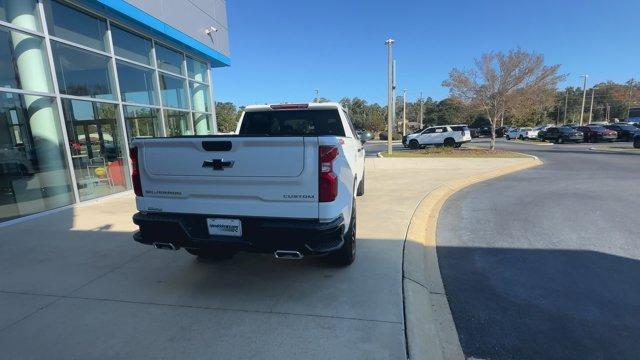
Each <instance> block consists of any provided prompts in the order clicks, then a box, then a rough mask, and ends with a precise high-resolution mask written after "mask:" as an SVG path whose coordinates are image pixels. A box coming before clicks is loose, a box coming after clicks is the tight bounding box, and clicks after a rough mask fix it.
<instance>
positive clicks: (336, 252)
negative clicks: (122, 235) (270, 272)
mask: <svg viewBox="0 0 640 360" xmlns="http://www.w3.org/2000/svg"><path fill="white" fill-rule="evenodd" d="M236 133H237V134H234V135H211V136H184V137H170V138H141V139H135V140H134V141H133V143H132V147H131V154H130V155H131V162H132V178H133V187H134V191H135V193H136V205H137V208H138V211H139V212H138V213H136V214H135V215H134V217H133V221H134V223H135V224H137V225H138V226H139V228H140V230H139V231H138V232H136V233H135V234H134V239H135V240H136V241H138V242H140V243H143V244H147V245H154V246H155V247H156V248H159V249H170V250H178V249H180V248H185V249H186V250H187V251H188V252H189V253H191V254H193V255H197V256H203V257H207V258H212V259H218V260H221V259H227V258H230V257H232V256H233V255H235V254H236V253H237V252H238V251H247V252H258V253H273V254H274V256H275V257H276V258H290V259H301V258H302V257H304V256H306V255H318V256H324V257H325V258H326V259H327V260H329V261H330V262H333V263H335V264H339V265H349V264H351V263H352V262H353V261H354V259H355V251H356V201H355V197H356V195H363V194H364V181H365V171H364V157H365V151H364V146H363V141H361V140H360V139H359V138H358V136H357V134H356V130H355V129H354V127H353V125H352V124H351V121H350V120H349V117H348V115H347V113H346V111H345V110H344V109H343V108H342V107H341V106H340V104H337V103H322V104H315V103H313V104H282V105H255V106H248V107H247V108H246V109H245V110H244V113H243V114H242V117H241V119H240V122H239V123H238V128H237V131H236Z"/></svg>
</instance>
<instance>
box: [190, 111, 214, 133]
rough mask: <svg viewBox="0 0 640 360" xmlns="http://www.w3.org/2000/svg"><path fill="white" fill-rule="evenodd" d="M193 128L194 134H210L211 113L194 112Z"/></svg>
mask: <svg viewBox="0 0 640 360" xmlns="http://www.w3.org/2000/svg"><path fill="white" fill-rule="evenodd" d="M193 128H194V129H195V132H196V135H210V134H211V115H209V114H201V113H194V114H193Z"/></svg>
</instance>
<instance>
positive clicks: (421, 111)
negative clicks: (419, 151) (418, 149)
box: [420, 91, 424, 130]
mask: <svg viewBox="0 0 640 360" xmlns="http://www.w3.org/2000/svg"><path fill="white" fill-rule="evenodd" d="M423 103H424V101H422V91H420V130H422V127H423V125H422V114H424V110H423V108H422V105H423Z"/></svg>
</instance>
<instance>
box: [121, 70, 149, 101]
mask: <svg viewBox="0 0 640 360" xmlns="http://www.w3.org/2000/svg"><path fill="white" fill-rule="evenodd" d="M117 67H118V83H119V84H120V94H121V96H122V101H124V102H132V103H138V104H150V105H155V103H156V100H155V99H156V96H155V91H154V86H153V84H154V80H153V79H154V77H155V73H154V70H150V69H146V68H143V67H140V66H135V65H129V64H126V63H124V62H121V61H118V62H117Z"/></svg>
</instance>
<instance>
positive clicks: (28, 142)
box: [0, 92, 74, 222]
mask: <svg viewBox="0 0 640 360" xmlns="http://www.w3.org/2000/svg"><path fill="white" fill-rule="evenodd" d="M56 109H57V107H56V103H55V100H54V99H53V98H48V97H42V96H31V95H25V96H23V95H18V94H11V93H5V92H0V222H1V221H6V220H9V219H13V218H17V217H20V216H24V215H29V214H33V213H37V212H41V211H45V210H50V209H53V208H57V207H61V206H65V205H69V204H71V203H73V201H74V200H73V190H72V188H71V179H70V176H69V171H68V168H67V161H66V158H65V154H64V146H65V144H66V141H64V139H63V138H62V130H61V128H60V121H59V118H58V113H57V110H56Z"/></svg>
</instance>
